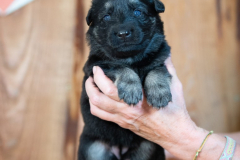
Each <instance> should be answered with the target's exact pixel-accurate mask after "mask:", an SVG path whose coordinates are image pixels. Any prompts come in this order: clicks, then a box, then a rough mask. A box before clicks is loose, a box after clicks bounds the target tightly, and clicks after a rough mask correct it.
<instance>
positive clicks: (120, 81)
mask: <svg viewBox="0 0 240 160" xmlns="http://www.w3.org/2000/svg"><path fill="white" fill-rule="evenodd" d="M164 10H165V7H164V5H163V3H162V2H160V1H158V0H93V2H92V7H91V9H90V10H89V13H88V16H87V18H86V21H87V24H88V25H89V26H90V27H89V30H88V32H87V39H88V42H89V45H90V49H91V51H90V55H89V58H88V61H87V62H86V64H85V67H84V72H85V77H84V81H83V91H82V97H81V109H82V114H83V118H84V122H85V127H84V131H83V133H82V135H81V141H80V142H81V143H80V147H79V152H78V156H79V158H78V159H79V160H163V159H165V156H164V152H163V149H162V148H161V147H160V146H158V145H156V144H154V143H152V142H149V141H147V140H145V139H143V138H141V137H139V136H137V135H135V134H134V133H132V132H131V131H129V130H127V129H123V128H121V127H119V126H118V125H117V124H114V123H112V122H107V121H103V120H101V119H99V118H97V117H95V116H93V115H92V114H91V113H90V105H89V99H88V96H87V94H86V90H85V81H86V79H87V78H88V77H89V76H93V73H92V68H93V66H99V67H101V68H102V69H103V71H104V73H105V74H106V75H107V76H108V77H109V78H110V79H111V80H112V81H113V82H114V83H115V84H116V86H117V88H118V94H119V98H120V99H123V100H124V101H125V102H126V103H127V104H129V105H135V104H137V103H138V102H139V101H141V100H142V94H143V93H142V88H144V92H145V95H146V98H147V101H148V103H149V104H150V105H152V106H153V107H156V108H161V107H165V106H166V105H167V104H168V102H170V101H171V100H172V95H171V93H170V86H169V85H170V82H171V75H170V74H169V73H168V71H167V68H166V66H165V65H164V61H165V60H166V59H167V58H168V57H169V54H170V47H169V46H168V44H167V42H166V40H165V36H164V31H163V22H162V21H161V19H160V17H159V15H158V14H159V13H162V12H164ZM115 146H117V147H118V149H119V152H120V154H119V155H120V156H119V157H118V156H116V155H115V154H114V153H113V152H112V150H111V149H112V148H113V147H115ZM124 147H127V148H128V150H127V151H126V152H123V150H124Z"/></svg>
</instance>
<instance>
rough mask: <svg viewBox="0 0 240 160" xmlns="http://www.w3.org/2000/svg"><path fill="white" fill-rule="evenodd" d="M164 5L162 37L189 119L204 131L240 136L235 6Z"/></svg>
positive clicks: (224, 2) (224, 1)
mask: <svg viewBox="0 0 240 160" xmlns="http://www.w3.org/2000/svg"><path fill="white" fill-rule="evenodd" d="M163 2H164V3H165V5H166V12H165V13H164V14H162V15H161V16H162V18H163V21H164V23H165V31H166V38H167V40H168V42H169V44H170V45H171V47H172V58H173V62H174V64H175V67H176V69H177V72H178V75H179V77H180V80H181V81H182V83H183V86H184V94H185V99H186V102H187V107H188V110H189V113H190V115H191V117H192V118H193V119H194V120H195V122H196V123H197V124H198V125H199V126H201V127H203V128H206V129H208V130H212V129H213V130H214V131H216V132H226V131H239V130H240V118H239V116H238V115H239V113H240V107H239V106H240V74H239V73H240V66H239V64H240V63H239V58H240V50H239V39H238V38H237V36H236V35H237V32H238V30H239V28H238V25H237V21H238V20H239V14H237V13H238V12H239V8H237V7H236V6H237V3H239V1H238V0H231V1H228V0H221V1H218V0H216V1H214V0H210V1H209V0H202V1H191V0H184V1H175V0H163Z"/></svg>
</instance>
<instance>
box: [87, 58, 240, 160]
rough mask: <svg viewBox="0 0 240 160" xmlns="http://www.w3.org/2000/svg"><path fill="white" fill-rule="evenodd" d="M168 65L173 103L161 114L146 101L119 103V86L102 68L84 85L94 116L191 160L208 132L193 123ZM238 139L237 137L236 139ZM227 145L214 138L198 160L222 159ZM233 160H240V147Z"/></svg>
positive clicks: (169, 61)
mask: <svg viewBox="0 0 240 160" xmlns="http://www.w3.org/2000/svg"><path fill="white" fill-rule="evenodd" d="M165 64H166V66H167V69H168V71H169V73H170V74H171V75H172V83H171V93H172V102H169V104H168V106H166V107H164V108H161V109H159V110H158V109H156V108H154V107H151V106H149V105H148V104H147V102H146V98H145V97H143V101H141V102H139V103H138V104H137V105H135V106H129V105H128V104H126V103H124V102H123V101H122V100H119V98H118V91H117V88H116V86H115V85H114V84H113V82H112V81H111V80H110V79H109V78H107V77H106V76H105V75H104V72H103V71H102V70H101V68H99V67H97V66H95V67H94V69H93V72H94V78H92V77H89V78H88V80H87V81H86V84H85V85H86V91H87V94H88V96H89V102H90V106H91V113H92V114H93V115H95V116H97V117H99V118H101V119H103V120H106V121H112V122H114V123H117V124H118V125H119V126H121V127H123V128H126V129H129V130H131V131H132V132H134V133H135V134H137V135H139V136H141V137H143V138H145V139H148V140H150V141H152V142H154V143H157V144H159V145H161V146H162V147H163V148H165V149H166V150H167V151H168V152H169V153H170V154H172V155H174V156H175V157H177V158H179V159H185V160H188V159H189V160H191V159H193V157H194V156H195V154H196V151H197V150H198V149H199V147H200V145H201V143H202V142H203V140H204V138H205V137H206V135H207V134H208V133H209V131H206V130H204V129H202V128H200V127H198V126H196V124H195V123H194V122H193V121H192V120H191V118H190V116H189V114H188V111H187V109H186V105H185V100H184V96H183V90H182V84H181V82H180V81H179V79H178V77H177V75H176V71H175V68H174V66H173V64H172V62H171V58H168V59H167V60H166V62H165ZM94 83H95V84H96V85H97V87H98V88H99V89H100V90H101V91H102V93H101V92H100V91H99V89H98V88H97V87H96V86H95V85H94ZM239 135H240V134H237V137H238V136H239ZM225 143H226V139H225V138H224V136H221V135H218V134H212V135H211V136H210V137H209V138H208V139H207V142H206V144H205V146H204V147H203V149H202V151H201V153H200V154H199V156H198V158H197V159H198V160H201V159H202V160H206V159H213V160H214V159H219V158H220V156H221V153H222V152H223V149H224V147H225ZM233 159H234V160H235V159H236V160H237V159H239V160H240V145H239V144H238V145H237V147H236V151H235V154H234V158H233Z"/></svg>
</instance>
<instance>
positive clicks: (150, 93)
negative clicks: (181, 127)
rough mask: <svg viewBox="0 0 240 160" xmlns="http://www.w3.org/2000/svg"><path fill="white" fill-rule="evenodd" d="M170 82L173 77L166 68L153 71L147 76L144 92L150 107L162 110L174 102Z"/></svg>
mask: <svg viewBox="0 0 240 160" xmlns="http://www.w3.org/2000/svg"><path fill="white" fill-rule="evenodd" d="M170 82H171V75H170V74H169V73H168V72H167V69H166V68H161V69H159V70H153V71H151V72H150V73H149V74H148V75H147V76H146V79H145V83H144V91H145V94H146V97H147V102H148V104H149V105H151V106H153V107H156V108H161V107H165V106H167V105H168V103H169V102H170V101H172V94H171V91H170Z"/></svg>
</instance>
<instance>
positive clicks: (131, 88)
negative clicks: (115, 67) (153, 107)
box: [117, 79, 143, 105]
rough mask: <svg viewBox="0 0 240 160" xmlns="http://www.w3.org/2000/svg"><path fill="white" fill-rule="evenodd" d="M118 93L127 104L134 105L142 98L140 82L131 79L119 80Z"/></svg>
mask: <svg viewBox="0 0 240 160" xmlns="http://www.w3.org/2000/svg"><path fill="white" fill-rule="evenodd" d="M117 88H118V95H119V98H120V99H123V101H124V102H126V103H127V104H128V105H136V104H137V103H138V102H139V101H141V100H142V96H143V94H142V85H141V83H140V82H137V81H135V80H134V81H133V80H130V79H128V80H125V81H119V82H118V84H117Z"/></svg>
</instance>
